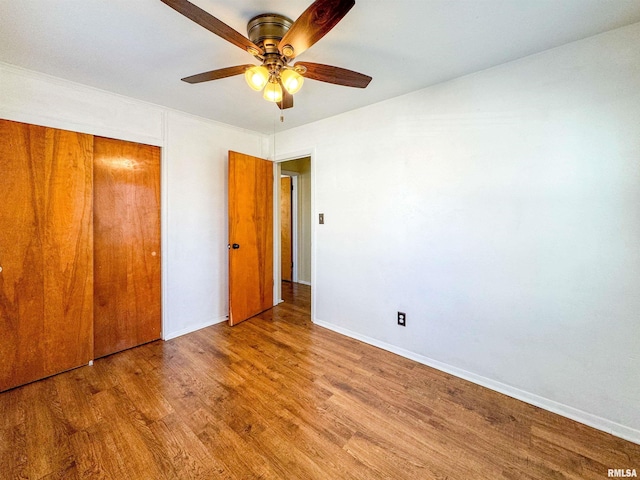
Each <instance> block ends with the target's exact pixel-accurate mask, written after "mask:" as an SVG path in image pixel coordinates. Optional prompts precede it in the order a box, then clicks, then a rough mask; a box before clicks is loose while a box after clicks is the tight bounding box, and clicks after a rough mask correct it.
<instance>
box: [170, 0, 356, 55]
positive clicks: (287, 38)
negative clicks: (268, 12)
mask: <svg viewBox="0 0 640 480" xmlns="http://www.w3.org/2000/svg"><path fill="white" fill-rule="evenodd" d="M163 1H164V0H163ZM355 4H356V2H355V0H316V1H315V2H313V3H312V4H311V5H310V6H309V8H307V9H306V10H305V11H304V12H303V13H302V15H300V17H299V18H298V19H297V20H296V21H295V22H293V25H291V28H289V30H288V31H287V33H285V35H284V37H282V40H280V43H279V44H278V50H280V53H282V54H283V55H285V56H286V57H289V58H294V57H295V56H297V55H300V54H301V53H302V52H304V51H305V50H306V49H307V48H309V47H310V46H311V45H313V44H314V43H316V42H317V41H318V40H320V39H321V38H322V37H324V36H325V35H326V34H327V33H329V31H330V30H331V29H332V28H333V27H335V26H336V24H337V23H338V22H339V21H340V20H342V18H343V17H344V16H345V15H346V14H347V12H348V11H349V10H351V7H353V6H354V5H355ZM288 46H291V47H293V52H292V53H291V55H289V53H290V52H289V51H288V49H287V48H285V47H288Z"/></svg>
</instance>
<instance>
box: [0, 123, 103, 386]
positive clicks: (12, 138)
mask: <svg viewBox="0 0 640 480" xmlns="http://www.w3.org/2000/svg"><path fill="white" fill-rule="evenodd" d="M92 148H93V138H92V137H91V136H90V135H84V134H80V133H75V132H69V131H63V130H56V129H52V128H45V127H38V126H34V125H27V124H23V123H17V122H10V121H6V120H0V192H2V201H0V267H1V271H0V391H2V390H6V389H8V388H12V387H15V386H18V385H22V384H24V383H27V382H31V381H34V380H38V379H40V378H44V377H47V376H49V375H53V374H55V373H59V372H62V371H65V370H69V369H71V368H74V367H78V366H80V365H83V364H86V363H88V362H89V361H90V360H91V359H92V358H93V315H92V310H93V288H92V287H93V253H92V252H93V238H92V215H91V213H92V212H91V202H92V191H91V184H92V172H91V169H92V161H91V159H92Z"/></svg>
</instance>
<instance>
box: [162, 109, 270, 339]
mask: <svg viewBox="0 0 640 480" xmlns="http://www.w3.org/2000/svg"><path fill="white" fill-rule="evenodd" d="M267 140H268V139H267V137H266V136H263V135H259V134H254V133H250V132H247V131H244V130H240V129H236V128H233V127H228V126H226V125H222V124H219V123H213V122H206V121H203V120H202V119H200V118H197V117H189V116H186V115H184V114H181V113H178V112H170V113H169V114H168V117H167V142H166V155H167V159H168V160H169V161H168V162H167V163H168V173H167V177H168V178H167V182H166V184H167V193H168V195H167V201H168V207H169V208H168V221H167V231H168V243H169V245H168V247H167V250H166V254H167V255H168V258H169V259H170V261H165V264H164V269H163V272H164V275H165V277H166V280H167V284H166V285H167V288H166V290H165V296H166V299H165V303H164V309H165V316H166V321H165V327H166V329H167V332H168V335H165V336H168V337H171V336H177V335H179V334H182V333H187V332H190V331H193V330H196V329H198V328H201V327H203V326H206V325H210V324H211V323H216V322H220V321H223V320H225V319H226V318H227V314H228V312H229V303H228V298H229V285H228V281H227V279H228V260H227V258H228V257H227V255H228V250H227V239H228V230H229V225H228V217H227V192H228V189H227V183H228V182H227V175H228V168H227V167H228V162H227V153H228V151H229V150H234V151H238V152H242V153H246V154H248V155H255V156H259V157H264V156H265V154H266V152H267V151H268V143H267Z"/></svg>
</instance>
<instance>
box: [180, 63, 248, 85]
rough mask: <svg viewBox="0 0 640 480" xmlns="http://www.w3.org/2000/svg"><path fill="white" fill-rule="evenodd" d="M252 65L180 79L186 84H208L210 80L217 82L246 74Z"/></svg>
mask: <svg viewBox="0 0 640 480" xmlns="http://www.w3.org/2000/svg"><path fill="white" fill-rule="evenodd" d="M251 67H253V65H251V64H246V65H236V66H235V67H226V68H219V69H217V70H211V71H210V72H203V73H198V74H197V75H191V76H190V77H185V78H183V79H182V81H183V82H187V83H202V82H209V81H211V80H219V79H220V78H226V77H233V76H234V75H242V74H244V72H246V70H247V68H251Z"/></svg>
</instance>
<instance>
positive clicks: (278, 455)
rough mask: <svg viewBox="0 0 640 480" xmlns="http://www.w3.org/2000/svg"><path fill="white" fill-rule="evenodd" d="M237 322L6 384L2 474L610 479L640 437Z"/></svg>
mask: <svg viewBox="0 0 640 480" xmlns="http://www.w3.org/2000/svg"><path fill="white" fill-rule="evenodd" d="M283 295H284V297H285V300H286V302H285V303H284V304H281V305H279V306H278V307H276V308H274V309H272V310H269V311H268V312H265V313H264V314H261V315H259V316H258V317H256V318H254V319H251V320H249V321H247V322H244V323H242V324H240V325H238V326H235V327H232V328H231V327H228V326H227V325H226V324H219V325H215V326H212V327H209V328H206V329H203V330H200V331H198V332H195V333H192V334H189V335H185V336H183V337H179V338H176V339H174V340H171V341H168V342H162V341H157V342H153V343H150V344H146V345H143V346H141V347H137V348H134V349H132V350H127V351H125V352H121V353H118V354H115V355H112V356H109V357H105V358H102V359H99V360H96V362H95V364H94V365H93V366H92V367H88V366H87V367H82V368H78V369H76V370H73V371H70V372H67V373H64V374H60V375H57V376H55V377H51V378H49V379H46V380H42V381H39V382H35V383H32V384H30V385H26V386H24V387H20V388H16V389H14V390H10V391H7V392H5V393H2V394H0V419H1V423H0V478H2V479H13V478H25V479H26V478H28V479H40V478H46V479H57V478H64V479H86V478H100V479H114V480H115V479H118V480H120V479H165V478H166V479H189V478H203V479H208V478H212V479H215V478H221V479H254V478H255V479H257V478H261V479H270V478H277V479H323V480H324V479H449V480H452V479H465V480H466V479H499V478H503V479H544V480H547V479H603V478H607V470H608V469H609V468H635V469H637V470H640V446H638V445H635V444H632V443H629V442H626V441H624V440H621V439H618V438H616V437H613V436H611V435H608V434H606V433H603V432H600V431H597V430H594V429H592V428H589V427H586V426H584V425H581V424H578V423H575V422H573V421H571V420H568V419H565V418H563V417H560V416H557V415H554V414H552V413H549V412H546V411H544V410H540V409H538V408H536V407H533V406H530V405H527V404H525V403H522V402H519V401H517V400H513V399H511V398H509V397H506V396H504V395H501V394H499V393H496V392H493V391H490V390H487V389H485V388H482V387H480V386H477V385H474V384H472V383H469V382H466V381H464V380H460V379H458V378H455V377H452V376H450V375H447V374H445V373H442V372H439V371H436V370H433V369H431V368H428V367H426V366H424V365H421V364H418V363H415V362H413V361H410V360H407V359H404V358H402V357H399V356H396V355H394V354H391V353H388V352H385V351H383V350H379V349H377V348H375V347H371V346H368V345H365V344H363V343H360V342H358V341H355V340H352V339H349V338H346V337H343V336H341V335H338V334H336V333H334V332H331V331H329V330H326V329H323V328H321V327H318V326H315V325H313V324H312V323H311V322H310V320H309V302H310V294H309V288H308V287H305V286H303V285H299V284H285V285H284V288H283Z"/></svg>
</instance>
